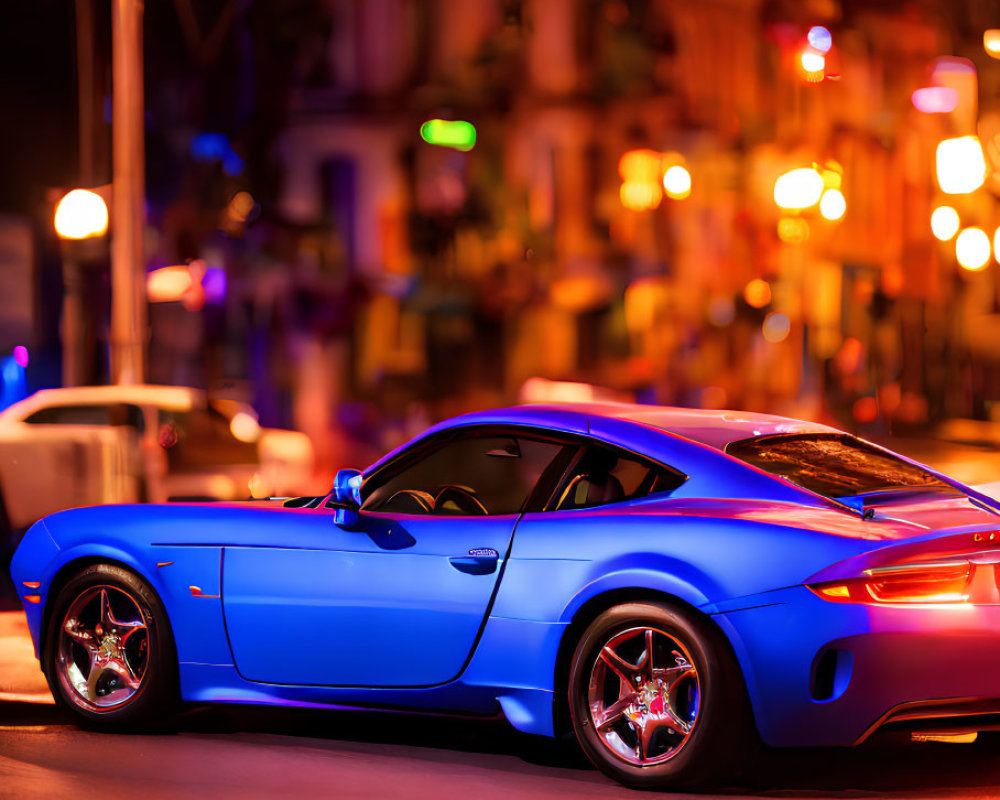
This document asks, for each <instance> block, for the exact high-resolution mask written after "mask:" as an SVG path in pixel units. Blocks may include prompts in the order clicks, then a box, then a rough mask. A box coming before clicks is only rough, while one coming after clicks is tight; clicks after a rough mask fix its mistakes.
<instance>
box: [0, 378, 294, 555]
mask: <svg viewBox="0 0 1000 800" xmlns="http://www.w3.org/2000/svg"><path fill="white" fill-rule="evenodd" d="M312 470H313V449H312V444H311V443H310V441H309V439H308V438H307V437H306V436H305V434H302V433H298V432H296V431H286V430H276V429H270V428H261V427H260V426H259V425H258V424H257V415H256V413H255V412H254V410H253V409H252V408H251V407H250V406H248V405H246V404H245V403H238V402H235V401H232V400H221V399H209V398H208V397H207V396H206V394H205V393H204V392H202V391H200V390H198V389H191V388H186V387H180V386H150V385H135V386H76V387H69V388H64V389H44V390H42V391H39V392H36V393H35V394H33V395H31V396H30V397H28V398H26V399H24V400H22V401H21V402H19V403H15V404H14V405H12V406H10V407H9V408H7V409H5V410H4V411H3V412H0V503H2V506H0V510H2V512H3V513H4V514H5V516H6V520H4V519H3V517H2V516H0V523H2V522H4V521H5V522H6V524H7V526H8V527H9V529H10V530H20V529H22V528H25V527H27V526H28V525H30V524H32V523H33V522H35V521H36V520H38V519H40V518H41V517H44V516H45V515H46V514H50V513H52V512H53V511H60V510H62V509H65V508H74V507H77V506H84V505H98V504H103V503H134V502H151V503H161V502H165V501H168V500H174V499H178V500H179V499H185V500H191V499H205V500H210V499H219V500H234V499H241V498H247V497H251V496H253V497H265V496H268V495H274V494H277V495H288V494H301V493H303V491H304V490H307V489H308V488H309V485H310V483H311V479H312ZM0 538H2V533H0Z"/></svg>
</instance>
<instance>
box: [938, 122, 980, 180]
mask: <svg viewBox="0 0 1000 800" xmlns="http://www.w3.org/2000/svg"><path fill="white" fill-rule="evenodd" d="M937 179H938V185H939V186H940V187H941V191H942V192H944V193H945V194H968V193H969V192H974V191H975V190H976V189H978V188H979V187H980V186H982V185H983V183H984V182H985V181H986V156H985V155H984V154H983V146H982V145H981V144H980V143H979V137H978V136H956V137H954V138H952V139H945V140H943V141H941V142H939V143H938V146H937Z"/></svg>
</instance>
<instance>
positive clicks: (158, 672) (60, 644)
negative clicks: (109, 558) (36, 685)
mask: <svg viewBox="0 0 1000 800" xmlns="http://www.w3.org/2000/svg"><path fill="white" fill-rule="evenodd" d="M105 598H107V599H105ZM106 609H110V613H109V614H107V613H106V611H105V610H106ZM102 621H103V622H104V623H105V624H104V625H102V624H101V622H102ZM105 628H107V630H105ZM70 632H72V635H71V633H70ZM44 659H45V664H44V666H45V675H46V678H48V681H49V686H50V687H51V689H52V693H53V695H54V696H55V698H56V701H57V703H58V704H59V705H60V706H62V707H64V708H67V709H69V710H70V711H72V712H73V713H75V714H77V715H78V716H79V717H80V718H81V719H82V720H83V721H84V723H86V724H87V725H88V726H89V727H100V728H114V729H126V730H158V729H161V728H162V727H164V726H165V725H168V724H169V722H170V720H171V718H172V716H173V713H174V711H175V709H176V707H177V702H178V679H177V653H176V649H175V647H174V639H173V635H172V633H171V630H170V623H169V620H168V619H167V615H166V612H165V611H164V609H163V604H162V603H161V602H160V599H159V598H158V597H157V596H156V593H155V592H154V591H153V590H152V589H151V588H150V587H149V586H148V585H147V584H146V583H145V581H143V580H142V579H140V578H139V577H138V576H137V575H135V574H134V573H133V572H130V571H129V570H126V569H123V568H122V567H118V566H115V565H113V564H94V565H92V566H89V567H86V568H85V569H83V570H81V571H80V572H79V573H77V574H76V575H74V576H73V577H72V578H70V580H69V581H67V582H66V584H65V585H64V586H63V587H62V589H61V590H60V591H59V594H58V596H57V597H56V600H55V603H54V605H53V607H52V613H51V614H50V615H49V618H48V629H47V631H46V640H45V654H44Z"/></svg>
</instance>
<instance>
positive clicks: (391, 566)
mask: <svg viewBox="0 0 1000 800" xmlns="http://www.w3.org/2000/svg"><path fill="white" fill-rule="evenodd" d="M562 450H563V448H562V446H561V445H560V444H558V443H555V442H551V441H548V442H547V441H541V440H537V439H530V438H526V437H524V436H521V435H519V434H517V433H516V432H504V431H488V432H486V431H481V430H474V429H472V430H462V431H459V432H458V433H452V434H449V435H447V436H444V437H439V438H437V439H434V440H432V441H427V442H422V443H419V444H418V445H417V446H415V447H414V448H411V449H410V450H407V451H404V452H403V453H401V454H400V455H399V456H398V457H397V458H396V459H394V460H393V461H391V462H389V463H388V464H387V465H385V466H384V467H381V468H380V469H379V470H378V471H377V472H376V473H373V474H371V475H368V476H367V479H366V481H365V484H364V486H363V489H362V493H363V499H364V504H363V506H362V510H361V512H360V514H359V519H358V522H357V523H356V524H354V525H352V526H350V527H349V528H347V527H339V526H337V525H335V524H334V523H333V513H332V511H330V512H329V513H328V514H317V513H315V512H312V513H308V514H302V515H301V517H300V519H297V520H296V521H295V524H294V525H290V526H287V527H285V526H283V531H282V534H285V533H290V534H291V535H290V536H285V535H281V536H276V539H280V540H281V542H280V544H278V545H277V546H275V547H267V548H261V547H227V548H226V549H225V554H224V559H223V563H224V566H223V588H222V594H223V603H224V608H225V616H226V625H227V629H228V632H229V638H230V643H231V645H232V649H233V656H234V658H235V662H236V666H237V668H238V669H239V671H240V673H241V674H242V675H243V676H244V677H245V678H247V679H249V680H254V681H264V682H268V683H281V684H293V685H303V684H315V685H327V686H366V687H414V686H430V685H435V684H440V683H445V682H448V681H450V680H452V679H454V678H455V677H457V676H458V675H459V674H460V673H461V671H462V669H463V667H464V665H465V663H466V661H467V659H468V658H469V656H470V654H471V652H472V650H473V648H474V646H475V643H476V641H477V639H478V636H479V632H480V630H481V628H482V625H483V623H484V620H485V618H486V614H487V612H488V609H489V606H490V602H491V600H492V597H493V595H494V591H495V589H496V587H497V584H498V581H499V578H500V575H501V572H502V568H503V564H504V561H505V559H506V557H507V553H508V551H509V547H510V542H511V537H512V535H513V532H514V528H515V526H516V524H517V520H518V519H519V516H520V513H521V509H522V507H523V506H524V504H525V502H526V500H527V498H528V496H529V495H530V494H531V493H532V491H533V490H534V488H535V486H536V484H537V483H538V481H539V478H540V477H541V476H542V475H543V473H545V472H546V471H547V469H548V467H549V466H550V465H551V464H552V463H553V461H554V460H555V459H556V458H557V457H558V455H559V454H560V453H561V452H562ZM286 513H288V514H295V513H296V511H295V510H294V509H287V510H286Z"/></svg>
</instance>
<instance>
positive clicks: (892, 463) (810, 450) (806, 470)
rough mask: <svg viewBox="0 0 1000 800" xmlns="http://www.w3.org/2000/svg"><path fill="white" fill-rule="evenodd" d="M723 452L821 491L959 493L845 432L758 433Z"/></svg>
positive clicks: (833, 494)
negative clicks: (769, 434) (762, 434)
mask: <svg viewBox="0 0 1000 800" xmlns="http://www.w3.org/2000/svg"><path fill="white" fill-rule="evenodd" d="M726 452H727V453H728V454H729V455H731V456H735V457H736V458H738V459H740V460H741V461H745V462H746V463H748V464H752V465H753V466H755V467H759V468H760V469H762V470H765V471H766V472H770V473H771V474H772V475H780V476H781V477H782V478H786V479H788V480H790V481H791V482H792V483H795V484H798V485H799V486H801V487H803V488H805V489H809V490H810V491H812V492H816V493H817V494H821V495H824V496H825V497H850V496H852V495H860V494H869V493H871V492H879V491H888V490H893V489H909V490H913V489H918V490H930V491H942V490H947V491H950V492H955V493H956V494H957V493H958V492H957V490H956V489H955V488H954V487H952V486H949V485H948V484H946V483H944V482H943V481H942V480H941V479H940V478H936V477H935V476H934V475H932V474H931V473H929V472H928V471H927V470H925V469H921V468H920V467H917V466H914V465H913V464H909V463H907V462H906V461H903V460H902V459H900V458H897V457H896V456H894V455H892V454H890V453H886V452H883V451H882V450H879V449H877V448H875V447H872V446H871V445H870V444H867V443H865V442H862V441H861V440H860V439H855V438H854V437H853V436H848V435H846V434H838V433H811V434H802V435H794V434H793V435H778V436H761V437H757V438H754V439H743V440H741V441H738V442H732V443H731V444H729V446H728V447H726Z"/></svg>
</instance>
